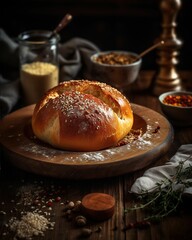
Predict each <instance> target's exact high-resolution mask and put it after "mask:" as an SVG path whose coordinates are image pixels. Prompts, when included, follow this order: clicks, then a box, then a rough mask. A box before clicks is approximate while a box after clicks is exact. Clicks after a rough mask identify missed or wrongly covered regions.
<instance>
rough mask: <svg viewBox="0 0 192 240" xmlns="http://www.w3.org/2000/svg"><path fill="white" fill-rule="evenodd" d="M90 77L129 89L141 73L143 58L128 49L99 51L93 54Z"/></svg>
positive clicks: (121, 88) (116, 86)
mask: <svg viewBox="0 0 192 240" xmlns="http://www.w3.org/2000/svg"><path fill="white" fill-rule="evenodd" d="M90 60H91V70H90V75H91V76H90V77H91V78H92V79H94V80H97V81H100V82H105V83H107V84H109V85H112V86H113V87H115V88H117V89H119V90H122V91H124V90H127V89H128V87H129V86H130V84H131V83H133V82H134V81H135V80H136V79H137V77H138V74H139V71H140V68H141V63H142V59H141V58H140V57H139V55H138V54H136V53H133V52H126V51H105V52H98V53H95V54H94V55H92V56H91V58H90Z"/></svg>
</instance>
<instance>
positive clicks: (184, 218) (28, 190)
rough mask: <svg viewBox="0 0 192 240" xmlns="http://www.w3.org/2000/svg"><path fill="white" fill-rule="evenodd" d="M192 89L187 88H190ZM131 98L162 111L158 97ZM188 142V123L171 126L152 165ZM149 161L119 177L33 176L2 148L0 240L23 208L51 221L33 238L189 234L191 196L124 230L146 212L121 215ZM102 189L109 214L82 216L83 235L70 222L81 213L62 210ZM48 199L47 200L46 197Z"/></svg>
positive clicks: (131, 239) (165, 238) (136, 238)
mask: <svg viewBox="0 0 192 240" xmlns="http://www.w3.org/2000/svg"><path fill="white" fill-rule="evenodd" d="M190 90H191V89H190ZM128 98H129V100H130V101H131V102H133V103H136V104H139V105H142V106H146V107H148V108H151V109H153V110H155V111H157V112H159V113H161V114H162V112H161V109H160V105H159V102H158V99H157V97H156V96H153V95H152V94H150V93H148V91H146V90H143V91H138V92H132V93H128ZM188 143H192V127H174V141H173V143H172V145H171V147H170V149H169V150H168V152H167V153H166V154H165V155H164V156H163V157H161V158H159V159H158V160H156V161H155V162H154V163H153V164H152V165H151V166H157V165H161V164H163V163H165V162H166V161H168V160H169V159H170V157H171V156H173V155H174V154H175V152H176V151H177V149H178V148H179V146H181V145H182V144H188ZM151 166H147V167H146V168H145V169H142V170H139V171H137V172H133V173H129V174H125V175H123V176H117V177H110V178H105V179H97V180H94V179H91V180H65V179H55V178H50V177H44V176H39V175H35V174H33V173H29V172H25V171H22V170H20V169H18V168H16V167H13V166H12V165H11V164H10V163H9V161H7V156H6V152H4V151H3V150H2V151H1V171H0V181H1V182H0V239H2V240H3V239H14V237H15V233H14V232H12V231H10V229H9V226H8V223H9V220H10V219H11V218H13V217H15V218H16V219H18V220H19V219H20V216H21V214H22V213H23V212H32V211H34V210H39V211H42V212H39V213H42V214H43V215H44V216H46V218H49V219H50V221H51V222H55V225H54V227H53V229H50V230H47V231H45V232H44V236H35V237H33V238H32V239H37V240H40V239H45V240H73V239H90V240H180V239H182V240H190V239H192V199H191V198H186V199H184V200H183V204H182V206H181V210H182V211H180V212H179V214H178V213H177V214H174V215H172V216H169V217H166V218H164V219H163V220H162V221H160V222H157V223H151V225H150V226H148V227H145V228H142V229H140V228H132V229H127V230H126V226H127V225H128V224H129V223H130V222H136V221H142V220H143V219H144V218H145V216H146V213H145V212H144V211H141V210H138V211H134V212H129V213H127V214H125V209H126V208H127V207H129V206H131V205H132V204H133V199H132V197H131V195H130V193H129V190H130V188H131V186H132V184H133V182H134V181H135V179H137V178H138V177H139V176H141V175H142V174H143V172H144V171H145V170H146V169H148V168H149V167H151ZM94 192H101V193H106V194H110V195H112V196H113V197H114V198H115V201H116V203H115V210H114V214H113V216H112V217H111V218H110V219H108V220H105V221H93V220H91V219H89V218H88V219H87V220H88V221H87V225H86V228H88V229H91V230H92V234H91V235H90V236H89V237H87V238H85V237H82V235H81V234H82V227H78V226H77V225H76V224H75V221H74V220H75V216H76V215H79V214H81V212H78V211H77V212H76V211H73V212H72V213H70V212H69V214H67V213H66V210H65V206H66V205H67V204H68V202H70V201H72V202H74V203H76V202H77V201H79V200H80V201H81V200H82V198H83V197H84V196H85V195H86V194H89V193H94ZM50 199H51V200H52V201H50Z"/></svg>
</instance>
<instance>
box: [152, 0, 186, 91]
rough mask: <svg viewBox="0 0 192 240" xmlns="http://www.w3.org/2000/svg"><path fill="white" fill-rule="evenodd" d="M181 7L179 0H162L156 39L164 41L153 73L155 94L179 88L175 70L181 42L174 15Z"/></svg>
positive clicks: (178, 79)
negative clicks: (160, 21) (177, 33)
mask: <svg viewBox="0 0 192 240" xmlns="http://www.w3.org/2000/svg"><path fill="white" fill-rule="evenodd" d="M180 7H181V1H180V0H162V1H161V3H160V9H161V11H162V15H163V19H162V29H163V31H162V34H161V35H160V38H159V39H157V41H164V42H165V44H163V45H161V46H160V47H159V48H158V50H157V55H158V58H157V64H158V65H159V70H158V71H157V73H156V74H155V77H154V81H153V86H152V91H153V93H154V94H155V95H160V94H161V93H164V92H167V91H174V90H181V89H182V86H181V79H180V77H179V74H178V72H177V70H176V65H177V64H178V59H177V57H178V55H179V49H180V47H181V46H182V42H181V41H180V40H179V39H178V38H177V36H176V26H177V24H176V17H177V14H178V11H179V9H180Z"/></svg>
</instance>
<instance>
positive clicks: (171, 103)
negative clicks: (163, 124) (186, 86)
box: [159, 91, 192, 126]
mask: <svg viewBox="0 0 192 240" xmlns="http://www.w3.org/2000/svg"><path fill="white" fill-rule="evenodd" d="M159 101H160V105H161V109H162V111H163V113H164V114H165V115H166V116H167V118H168V119H169V120H170V122H172V123H173V125H176V126H190V125H192V92H188V91H170V92H166V93H163V94H161V95H160V96H159Z"/></svg>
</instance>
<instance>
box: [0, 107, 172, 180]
mask: <svg viewBox="0 0 192 240" xmlns="http://www.w3.org/2000/svg"><path fill="white" fill-rule="evenodd" d="M33 109H34V105H30V106H27V107H24V108H21V109H19V110H17V111H15V112H13V113H11V114H9V115H7V116H6V117H4V118H3V119H2V120H1V122H0V143H1V144H2V146H3V147H4V148H5V150H6V151H7V153H8V156H9V160H10V161H11V163H13V164H14V165H15V166H17V167H19V168H21V169H23V170H26V171H29V172H33V173H36V174H40V175H45V176H52V177H57V178H68V179H95V178H105V177H111V176H118V175H122V174H125V173H129V172H133V171H136V170H139V169H142V168H143V167H146V166H147V165H148V164H150V163H152V162H153V161H154V160H155V159H157V158H159V157H160V156H162V155H163V154H165V153H166V152H167V150H168V149H169V147H170V145H171V143H172V140H173V130H172V127H171V125H170V123H169V122H168V121H167V119H166V118H164V117H163V116H162V115H161V114H159V113H157V112H155V111H153V110H151V109H149V108H146V107H143V106H140V105H136V104H132V109H133V112H134V126H133V129H135V130H136V129H142V136H141V137H140V138H138V139H137V140H135V141H132V142H131V143H129V144H126V145H123V146H120V147H114V148H109V149H105V150H102V151H96V152H67V151H62V150H58V149H55V148H53V147H51V146H48V145H46V144H43V143H42V142H40V141H38V140H37V139H36V138H35V137H34V135H33V132H32V129H31V116H32V113H33ZM158 126H159V127H160V129H158Z"/></svg>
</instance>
